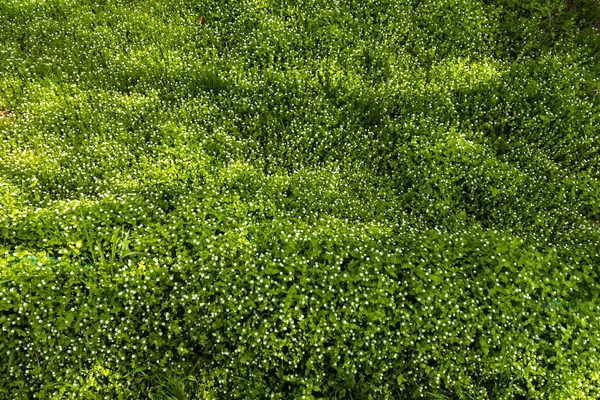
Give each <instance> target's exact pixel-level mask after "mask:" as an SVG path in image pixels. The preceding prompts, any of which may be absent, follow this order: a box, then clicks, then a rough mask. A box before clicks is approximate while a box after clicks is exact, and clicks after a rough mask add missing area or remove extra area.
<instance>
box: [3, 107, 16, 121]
mask: <svg viewBox="0 0 600 400" xmlns="http://www.w3.org/2000/svg"><path fill="white" fill-rule="evenodd" d="M13 116H14V113H13V112H12V111H11V110H9V109H7V108H6V107H4V106H0V120H2V119H9V118H11V117H13Z"/></svg>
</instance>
